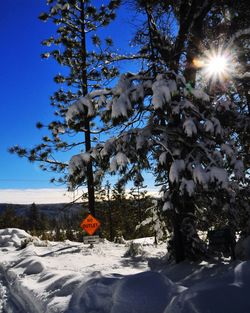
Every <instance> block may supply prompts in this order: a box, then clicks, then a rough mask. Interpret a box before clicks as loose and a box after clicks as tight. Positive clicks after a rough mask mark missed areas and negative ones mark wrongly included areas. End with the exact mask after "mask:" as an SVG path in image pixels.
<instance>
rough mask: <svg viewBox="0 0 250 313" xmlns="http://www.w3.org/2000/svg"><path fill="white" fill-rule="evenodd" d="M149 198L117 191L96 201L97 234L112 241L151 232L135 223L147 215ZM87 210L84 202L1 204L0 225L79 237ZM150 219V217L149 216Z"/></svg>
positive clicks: (60, 237)
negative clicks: (98, 224) (98, 226)
mask: <svg viewBox="0 0 250 313" xmlns="http://www.w3.org/2000/svg"><path fill="white" fill-rule="evenodd" d="M152 200H153V199H152V198H150V197H149V196H147V195H146V193H145V192H144V193H140V194H136V193H135V194H131V195H130V198H127V197H126V196H125V193H120V191H119V192H118V193H117V194H116V195H113V196H112V198H110V199H106V200H99V201H97V206H96V218H98V219H99V220H100V222H101V227H100V229H99V230H98V231H97V233H98V235H100V236H101V237H103V238H107V239H109V240H111V241H113V240H114V239H115V238H117V237H124V238H125V239H132V238H139V237H142V236H153V235H154V230H153V228H152V227H150V226H151V225H150V223H148V224H149V225H146V226H143V227H139V228H138V227H136V226H137V225H139V224H141V223H142V222H143V221H144V220H145V219H146V218H148V219H150V216H152V212H151V211H150V210H147V208H150V206H151V207H152ZM87 214H88V204H87V202H82V203H73V204H72V203H69V204H63V203H62V204H61V203H60V204H35V203H32V204H30V205H21V204H0V228H21V229H24V230H26V231H27V232H29V233H31V234H32V235H35V236H38V237H40V238H41V239H45V240H46V239H48V240H56V241H60V240H65V239H69V240H75V241H82V240H83V236H84V235H86V233H85V232H84V231H83V230H82V229H81V227H80V224H81V221H82V220H83V219H84V218H85V217H86V216H87ZM152 221H153V220H152Z"/></svg>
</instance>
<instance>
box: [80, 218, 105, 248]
mask: <svg viewBox="0 0 250 313" xmlns="http://www.w3.org/2000/svg"><path fill="white" fill-rule="evenodd" d="M80 226H81V227H82V229H84V230H85V231H86V233H87V234H88V235H89V236H85V237H84V238H83V242H84V243H90V244H91V245H93V243H97V242H99V237H98V236H93V235H94V233H95V232H96V231H97V229H98V228H99V227H100V226H101V223H100V222H99V221H98V220H97V219H96V218H95V217H94V216H93V215H91V214H89V215H88V216H87V217H86V218H85V219H84V220H83V221H82V222H81V224H80Z"/></svg>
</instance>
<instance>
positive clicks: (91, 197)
mask: <svg viewBox="0 0 250 313" xmlns="http://www.w3.org/2000/svg"><path fill="white" fill-rule="evenodd" d="M81 50H82V82H81V83H82V94H83V96H85V95H86V94H87V93H88V77H87V60H86V56H87V50H86V35H85V11H84V0H82V1H81ZM84 127H85V151H86V152H88V151H89V150H90V149H91V135H90V120H89V118H88V117H87V114H85V117H84ZM87 189H88V206H89V207H88V209H89V211H90V213H91V214H92V215H93V216H95V188H94V176H93V165H92V161H90V162H89V163H88V165H87Z"/></svg>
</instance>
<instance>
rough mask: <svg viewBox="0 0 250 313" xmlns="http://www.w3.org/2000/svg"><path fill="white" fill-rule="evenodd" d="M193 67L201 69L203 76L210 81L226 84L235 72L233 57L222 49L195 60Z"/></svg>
mask: <svg viewBox="0 0 250 313" xmlns="http://www.w3.org/2000/svg"><path fill="white" fill-rule="evenodd" d="M193 65H194V66H195V67H196V68H200V69H201V75H202V77H204V78H205V79H206V80H208V81H212V82H213V83H216V82H225V81H226V80H228V79H229V78H230V77H232V76H233V72H234V71H235V66H234V61H233V55H232V54H231V53H230V52H229V51H227V50H223V49H222V48H219V49H217V50H216V49H212V50H209V51H206V52H205V53H204V56H203V57H202V58H200V59H194V60H193Z"/></svg>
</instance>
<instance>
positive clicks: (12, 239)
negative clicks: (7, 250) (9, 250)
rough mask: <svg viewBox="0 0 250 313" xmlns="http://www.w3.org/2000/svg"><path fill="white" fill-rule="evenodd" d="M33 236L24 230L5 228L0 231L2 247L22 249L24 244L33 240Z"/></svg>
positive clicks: (0, 244)
mask: <svg viewBox="0 0 250 313" xmlns="http://www.w3.org/2000/svg"><path fill="white" fill-rule="evenodd" d="M31 238H32V236H30V235H29V234H28V233H26V232H25V231H24V230H22V229H18V228H5V229H0V247H1V246H2V247H11V246H14V247H16V248H17V247H21V245H22V243H23V242H24V241H25V240H27V241H29V240H31Z"/></svg>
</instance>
